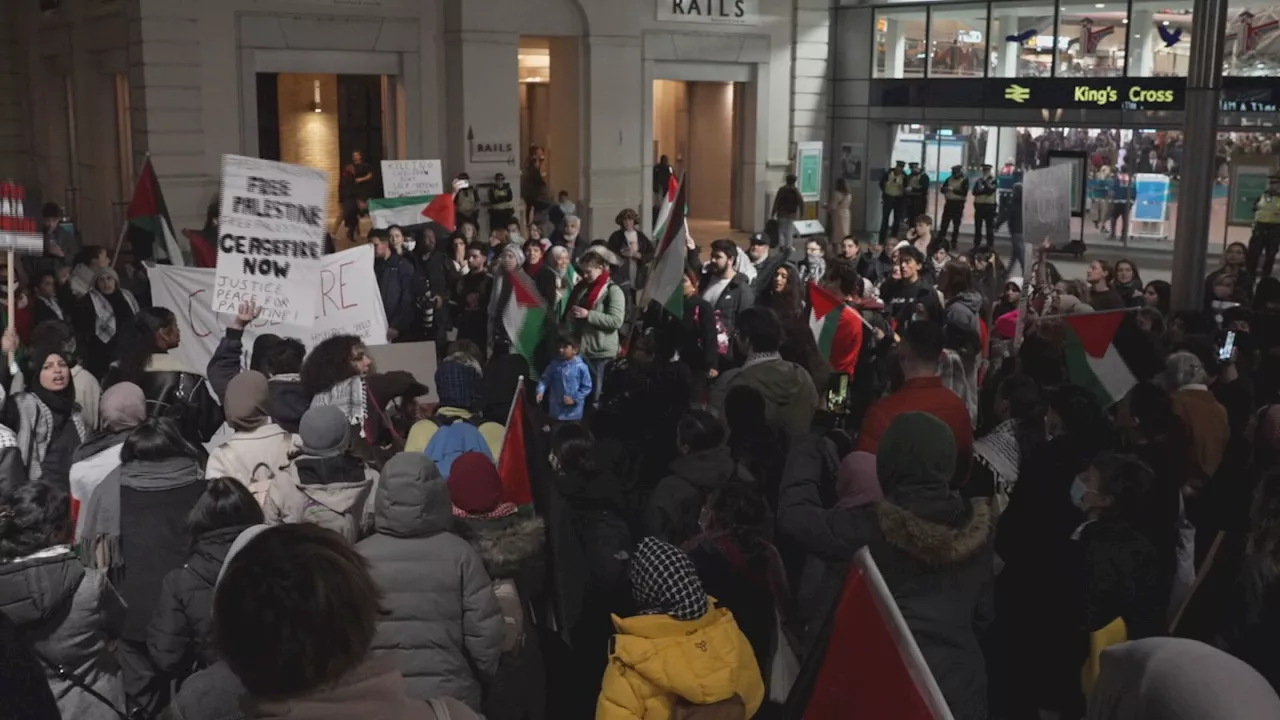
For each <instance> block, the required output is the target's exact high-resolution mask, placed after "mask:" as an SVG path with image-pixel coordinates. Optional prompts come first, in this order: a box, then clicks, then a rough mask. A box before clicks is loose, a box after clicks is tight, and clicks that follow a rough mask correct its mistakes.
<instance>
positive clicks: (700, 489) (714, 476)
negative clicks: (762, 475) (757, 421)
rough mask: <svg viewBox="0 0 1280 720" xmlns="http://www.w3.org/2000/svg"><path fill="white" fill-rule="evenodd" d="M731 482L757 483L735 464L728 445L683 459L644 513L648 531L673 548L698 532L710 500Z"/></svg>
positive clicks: (682, 457)
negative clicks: (705, 506)
mask: <svg viewBox="0 0 1280 720" xmlns="http://www.w3.org/2000/svg"><path fill="white" fill-rule="evenodd" d="M731 482H746V483H754V482H755V478H753V477H752V476H751V471H749V470H747V468H746V467H745V466H743V465H741V464H739V463H736V462H734V460H733V453H732V452H730V450H729V446H728V445H721V446H719V447H714V448H711V449H710V450H700V451H698V452H692V453H689V454H688V455H681V456H680V457H678V458H676V459H675V460H673V461H672V462H671V474H670V475H668V476H667V477H665V478H663V479H662V480H661V481H660V482H659V483H658V486H657V487H655V488H654V489H653V495H652V496H650V498H649V507H648V510H646V512H645V530H646V531H647V532H648V533H649V534H650V535H653V536H654V537H658V538H661V539H663V540H665V541H667V542H669V543H671V544H673V545H681V544H683V543H684V542H686V541H687V540H689V539H690V538H692V537H693V536H695V535H697V534H698V532H699V527H698V516H699V515H700V514H701V512H702V505H703V503H705V502H706V500H707V496H708V495H710V494H711V493H712V492H714V491H715V490H717V489H719V488H722V487H724V486H725V485H728V484H729V483H731Z"/></svg>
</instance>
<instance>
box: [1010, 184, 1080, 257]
mask: <svg viewBox="0 0 1280 720" xmlns="http://www.w3.org/2000/svg"><path fill="white" fill-rule="evenodd" d="M1071 172H1072V170H1071V165H1070V164H1062V165H1051V166H1049V167H1047V168H1043V169H1040V170H1029V171H1027V173H1026V174H1024V175H1023V176H1022V237H1023V238H1025V239H1026V241H1027V243H1028V244H1029V245H1030V246H1031V247H1033V248H1038V247H1040V244H1041V243H1043V242H1044V239H1045V238H1049V242H1050V243H1052V244H1053V246H1054V247H1055V248H1061V247H1065V246H1066V245H1067V244H1068V243H1070V242H1071ZM1023 269H1024V270H1026V268H1023Z"/></svg>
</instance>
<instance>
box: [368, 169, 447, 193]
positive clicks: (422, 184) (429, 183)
mask: <svg viewBox="0 0 1280 720" xmlns="http://www.w3.org/2000/svg"><path fill="white" fill-rule="evenodd" d="M443 192H444V174H443V172H442V171H441V170H440V161H439V160H383V161H382V194H383V196H385V197H389V198H401V197H419V196H421V195H439V194H441V193H443Z"/></svg>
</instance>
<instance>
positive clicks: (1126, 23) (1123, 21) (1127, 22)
mask: <svg viewBox="0 0 1280 720" xmlns="http://www.w3.org/2000/svg"><path fill="white" fill-rule="evenodd" d="M1120 22H1122V23H1124V24H1125V25H1128V24H1129V18H1125V19H1123V20H1121V21H1120Z"/></svg>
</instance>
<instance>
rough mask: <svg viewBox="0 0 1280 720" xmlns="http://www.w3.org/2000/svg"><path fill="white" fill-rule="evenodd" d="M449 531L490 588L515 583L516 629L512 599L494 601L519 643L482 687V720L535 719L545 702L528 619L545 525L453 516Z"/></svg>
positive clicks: (542, 564) (525, 519)
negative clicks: (471, 553)
mask: <svg viewBox="0 0 1280 720" xmlns="http://www.w3.org/2000/svg"><path fill="white" fill-rule="evenodd" d="M455 527H456V529H457V531H458V534H459V535H460V536H461V537H462V538H463V539H465V540H466V541H467V542H469V543H471V547H472V548H474V549H475V551H476V554H478V555H479V556H480V559H481V560H483V561H484V567H485V570H486V571H487V572H488V573H489V577H490V578H492V579H493V580H494V583H495V585H496V584H497V583H499V582H501V581H510V582H513V583H514V584H515V589H516V593H517V595H518V596H519V598H518V600H519V603H520V608H521V611H520V619H521V620H522V622H521V623H520V625H521V626H520V627H517V628H513V627H512V626H511V621H512V619H513V618H512V614H511V613H510V612H509V609H508V606H509V605H510V606H514V604H515V603H514V602H510V601H512V600H515V599H516V598H508V599H506V600H501V601H500V603H501V604H502V605H503V620H504V623H505V624H506V626H507V627H506V630H507V631H508V637H510V633H511V631H513V630H514V631H518V632H519V633H520V636H521V639H520V641H519V645H517V647H515V648H513V649H510V650H508V651H507V652H505V653H503V655H502V659H501V664H500V665H499V668H498V673H497V676H496V677H494V679H493V681H492V682H491V683H489V684H488V692H486V693H485V698H484V716H485V718H487V720H524V719H525V718H530V719H531V720H540V719H541V718H542V717H543V716H544V714H545V711H546V704H547V697H546V673H545V672H544V670H543V665H542V652H541V648H540V647H539V642H538V628H537V627H535V626H534V619H535V618H536V617H538V616H539V615H540V614H541V613H540V611H539V612H535V610H537V609H538V608H540V607H541V606H542V603H541V601H542V600H543V594H542V593H543V578H544V577H545V576H546V571H547V562H546V555H545V553H544V546H545V545H546V542H547V526H546V523H544V522H543V521H542V519H541V518H537V517H531V516H528V515H524V514H517V515H512V516H510V517H505V518H496V519H492V520H487V519H483V518H472V517H465V518H458V523H457V525H456V526H455ZM496 592H497V589H496V588H495V594H496Z"/></svg>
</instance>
